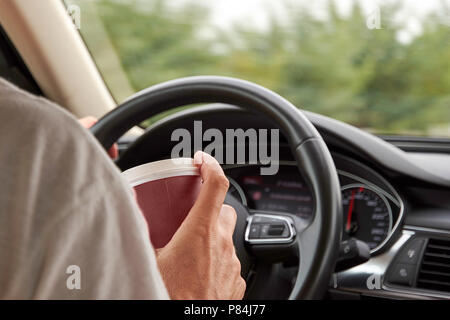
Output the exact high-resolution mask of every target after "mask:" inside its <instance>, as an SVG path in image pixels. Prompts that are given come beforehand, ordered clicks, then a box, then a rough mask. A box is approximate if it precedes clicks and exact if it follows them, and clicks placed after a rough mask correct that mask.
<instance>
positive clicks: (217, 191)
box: [193, 151, 229, 219]
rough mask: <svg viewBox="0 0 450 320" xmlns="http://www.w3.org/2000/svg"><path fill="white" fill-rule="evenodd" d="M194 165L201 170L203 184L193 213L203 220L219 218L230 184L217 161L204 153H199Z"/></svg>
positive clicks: (196, 155)
mask: <svg viewBox="0 0 450 320" xmlns="http://www.w3.org/2000/svg"><path fill="white" fill-rule="evenodd" d="M194 163H195V164H196V165H198V166H199V168H200V175H201V177H202V180H203V184H202V187H201V190H200V194H199V196H198V198H197V200H196V202H195V204H194V206H193V213H195V214H196V215H202V218H208V219H215V218H218V216H219V214H220V212H221V209H222V204H223V201H224V200H225V196H226V194H227V191H228V186H229V182H228V179H227V178H226V177H225V174H224V173H223V170H222V168H221V167H220V165H219V163H218V162H217V160H216V159H214V158H213V157H212V156H210V155H209V154H207V153H204V152H200V151H199V152H197V153H196V154H195V156H194Z"/></svg>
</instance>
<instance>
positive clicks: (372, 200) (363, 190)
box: [342, 184, 392, 250]
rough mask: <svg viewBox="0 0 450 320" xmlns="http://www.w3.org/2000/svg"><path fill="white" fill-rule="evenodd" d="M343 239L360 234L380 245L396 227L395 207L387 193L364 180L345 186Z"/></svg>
mask: <svg viewBox="0 0 450 320" xmlns="http://www.w3.org/2000/svg"><path fill="white" fill-rule="evenodd" d="M342 204H343V206H344V221H343V222H344V233H343V239H344V240H345V239H348V238H349V237H353V238H357V239H359V240H361V241H364V242H366V243H367V244H368V246H369V247H370V249H371V250H376V249H378V248H379V247H380V246H381V245H382V244H383V242H384V241H385V240H386V238H387V237H388V235H389V233H390V232H391V230H392V210H391V207H390V205H389V202H388V201H387V199H386V197H385V196H384V195H383V194H381V193H380V192H378V191H377V190H375V189H374V188H372V187H369V186H367V185H364V184H351V185H347V186H345V187H343V188H342Z"/></svg>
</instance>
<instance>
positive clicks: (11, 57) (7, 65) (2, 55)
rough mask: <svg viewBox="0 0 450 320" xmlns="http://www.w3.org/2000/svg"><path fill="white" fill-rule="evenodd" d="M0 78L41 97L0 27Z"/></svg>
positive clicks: (39, 91) (29, 74)
mask: <svg viewBox="0 0 450 320" xmlns="http://www.w3.org/2000/svg"><path fill="white" fill-rule="evenodd" d="M0 77H2V78H4V79H6V80H8V81H10V82H12V83H14V84H15V85H17V86H18V87H20V88H22V89H24V90H26V91H28V92H31V93H34V94H38V95H41V94H42V92H41V90H40V89H39V87H38V85H37V83H36V82H35V81H34V79H33V77H32V75H31V73H30V72H29V71H28V69H27V67H26V65H25V63H24V62H23V61H22V59H21V57H20V55H19V53H18V52H17V50H16V49H15V47H14V45H13V44H12V42H11V41H10V40H9V38H8V36H7V34H6V32H5V31H4V30H3V28H2V27H1V26H0Z"/></svg>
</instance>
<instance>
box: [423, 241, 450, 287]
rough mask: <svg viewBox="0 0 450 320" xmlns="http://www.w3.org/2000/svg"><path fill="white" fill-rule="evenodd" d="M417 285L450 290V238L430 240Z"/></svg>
mask: <svg viewBox="0 0 450 320" xmlns="http://www.w3.org/2000/svg"><path fill="white" fill-rule="evenodd" d="M417 287H418V288H422V289H428V290H437V291H445V292H450V240H441V239H430V240H429V241H428V245H427V247H426V249H425V253H424V255H423V259H422V264H421V266H420V270H419V276H418V278H417Z"/></svg>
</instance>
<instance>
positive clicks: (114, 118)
mask: <svg viewBox="0 0 450 320" xmlns="http://www.w3.org/2000/svg"><path fill="white" fill-rule="evenodd" d="M194 103H228V104H232V105H237V106H240V107H242V108H244V109H247V110H249V111H251V112H256V113H260V114H262V115H263V116H265V117H269V118H270V119H272V120H273V121H274V122H275V123H276V124H277V125H278V127H279V128H280V130H281V131H282V132H283V134H284V135H285V137H286V138H287V140H288V143H289V146H290V149H291V151H292V153H293V155H294V157H295V160H296V163H297V167H298V169H299V170H300V172H301V173H302V175H303V177H304V178H305V180H306V181H307V183H308V184H309V187H310V189H311V191H312V194H313V198H314V214H313V216H312V218H311V219H310V220H308V221H307V222H306V223H305V220H304V219H301V218H299V217H297V216H296V215H293V214H286V215H283V216H279V217H278V226H280V223H281V226H284V227H286V229H283V230H285V231H283V232H282V235H281V234H280V235H279V236H278V237H277V238H271V239H269V241H264V239H259V240H260V241H258V240H256V241H252V239H250V238H249V232H250V230H249V228H250V226H251V225H252V223H256V220H255V217H256V215H249V212H248V211H247V208H246V207H244V206H243V205H242V204H240V203H239V202H238V201H237V200H233V199H229V203H230V204H231V205H232V206H233V207H234V208H235V210H236V212H237V215H238V220H237V225H236V230H235V235H234V237H233V239H234V244H235V247H236V250H237V253H238V257H239V259H240V260H241V263H242V265H243V266H245V265H248V261H246V259H248V256H249V255H251V254H252V252H256V253H258V252H264V251H266V252H270V253H271V255H274V256H276V255H277V252H279V253H280V256H282V255H283V252H285V251H286V248H290V249H292V248H294V249H293V250H295V252H296V257H297V259H298V260H299V268H298V274H297V277H296V279H295V283H294V285H293V288H292V291H291V293H290V295H289V299H320V298H322V297H323V295H324V293H325V292H326V290H327V288H328V285H329V282H330V278H331V275H332V273H333V271H334V267H335V264H336V259H337V255H338V252H339V245H340V240H341V230H342V214H341V210H342V209H341V208H342V206H341V192H340V185H339V180H338V175H337V172H336V168H335V166H334V162H333V160H332V158H331V155H330V152H329V151H328V148H327V146H326V145H325V143H324V141H323V139H322V137H321V136H320V134H319V133H318V132H317V130H316V129H315V128H314V126H313V125H312V124H311V123H310V121H309V120H308V119H307V118H306V117H305V116H304V115H303V114H302V113H301V111H300V110H299V109H297V108H296V107H295V106H294V105H292V104H291V103H290V102H288V101H287V100H285V99H284V98H282V97H281V96H279V95H278V94H276V93H274V92H272V91H270V90H268V89H266V88H264V87H261V86H259V85H256V84H254V83H251V82H247V81H243V80H239V79H234V78H227V77H215V76H201V77H189V78H182V79H177V80H172V81H168V82H165V83H162V84H158V85H156V86H153V87H150V88H148V89H145V90H143V91H141V92H139V93H137V94H135V95H133V96H132V97H131V98H129V99H128V100H127V101H125V102H124V103H122V105H120V106H118V107H117V108H115V109H114V110H112V111H111V112H109V113H108V114H106V115H105V116H104V117H103V118H101V119H100V120H99V121H98V122H97V123H96V124H95V125H94V126H93V127H92V128H91V131H92V133H93V134H94V135H95V137H96V138H97V139H98V141H99V142H100V144H101V145H102V146H103V147H104V148H105V149H106V150H108V149H109V148H110V147H111V146H112V144H113V143H114V142H116V141H117V140H118V139H119V138H120V137H121V136H122V135H123V134H124V133H125V132H127V131H128V130H129V129H131V128H132V127H133V126H135V125H138V124H139V123H141V122H142V121H144V120H146V119H148V118H149V117H151V116H153V115H156V114H158V113H161V112H163V111H167V110H170V109H173V108H176V107H180V106H184V105H188V104H194ZM249 217H252V219H251V220H250V219H248V218H249ZM270 218H274V219H275V220H273V219H272V220H269V221H272V222H273V221H274V222H275V223H277V217H270V216H264V215H260V216H258V219H259V221H260V220H261V219H262V220H263V221H264V219H270ZM266 221H267V220H266ZM269 223H270V222H269ZM270 240H272V241H270ZM249 252H250V253H249ZM244 269H245V268H244Z"/></svg>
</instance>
